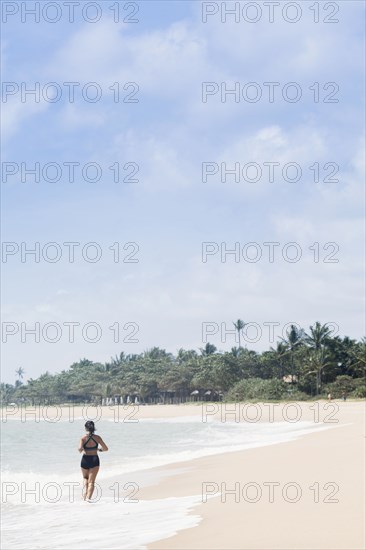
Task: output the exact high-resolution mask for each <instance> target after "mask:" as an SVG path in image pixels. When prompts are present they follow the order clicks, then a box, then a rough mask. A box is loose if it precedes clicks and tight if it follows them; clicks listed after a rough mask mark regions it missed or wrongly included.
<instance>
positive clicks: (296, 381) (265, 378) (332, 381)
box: [1, 319, 366, 405]
mask: <svg viewBox="0 0 366 550" xmlns="http://www.w3.org/2000/svg"><path fill="white" fill-rule="evenodd" d="M234 325H235V328H236V330H237V331H238V336H239V338H240V332H241V331H242V330H243V326H245V323H244V321H242V320H241V319H238V320H237V321H236V322H235V323H234ZM365 352H366V343H365V340H361V341H360V342H356V341H355V340H351V339H350V338H348V337H344V338H343V339H342V338H340V337H339V336H337V337H332V336H331V331H330V330H329V328H328V327H327V326H326V325H321V324H320V323H315V325H314V326H313V327H309V334H306V333H305V332H304V331H303V330H302V329H299V328H298V327H296V326H294V325H291V327H290V329H289V330H288V331H287V334H286V338H284V339H283V338H281V340H280V341H279V342H277V344H276V347H275V348H271V349H270V350H268V351H264V352H263V353H257V352H255V351H253V350H249V349H247V348H246V347H245V348H244V347H242V346H240V345H239V346H238V347H233V348H231V351H218V350H217V348H216V346H214V345H213V344H210V343H206V345H205V347H204V348H202V349H201V350H200V353H199V352H198V351H196V350H192V349H190V350H184V349H182V348H181V349H179V350H178V352H177V354H176V355H173V354H172V353H169V352H167V351H166V350H164V349H161V348H158V347H154V348H152V349H150V350H147V351H145V352H144V353H140V354H134V355H128V354H125V353H124V352H123V351H122V352H121V353H120V354H119V355H116V356H115V357H113V358H111V360H110V362H108V363H105V364H101V363H94V362H93V361H91V360H89V359H81V360H80V361H78V362H77V363H73V364H72V365H71V366H70V368H69V369H68V370H63V371H62V372H61V373H58V374H50V373H49V372H46V373H44V374H42V375H41V376H40V377H39V378H37V379H36V380H33V379H29V380H28V381H27V382H26V383H24V382H22V380H21V379H22V378H23V374H24V372H25V371H24V369H23V368H22V367H19V368H18V369H17V370H16V374H17V376H18V379H17V380H16V383H15V385H11V384H1V399H2V403H3V404H7V403H11V402H16V403H25V404H32V405H37V404H60V403H65V402H67V401H77V402H95V403H100V402H101V399H102V398H106V397H112V398H113V397H123V398H124V399H126V398H127V396H130V398H131V399H133V398H134V397H136V396H137V397H138V398H139V400H140V401H145V402H146V403H152V402H169V400H171V399H176V400H179V402H180V401H189V400H191V399H197V396H199V397H200V398H204V399H211V398H212V399H217V398H218V396H221V395H223V397H224V399H227V400H242V399H254V400H271V399H273V400H278V399H285V400H300V399H306V398H309V397H316V395H319V394H321V395H326V393H327V392H329V391H330V392H331V393H332V394H334V396H335V397H340V396H341V395H342V392H343V391H346V392H347V394H348V395H349V396H355V397H356V396H357V397H364V396H365V394H366V390H365V382H364V379H363V376H364V375H365V368H366V364H365ZM284 378H287V380H288V379H290V380H291V379H292V380H293V383H290V384H289V383H285V382H284ZM193 392H198V393H194V394H193ZM193 396H194V397H193ZM204 396H206V397H204ZM208 396H210V397H208Z"/></svg>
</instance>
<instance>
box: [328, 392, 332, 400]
mask: <svg viewBox="0 0 366 550" xmlns="http://www.w3.org/2000/svg"><path fill="white" fill-rule="evenodd" d="M332 399H333V395H332V394H331V393H328V401H332Z"/></svg>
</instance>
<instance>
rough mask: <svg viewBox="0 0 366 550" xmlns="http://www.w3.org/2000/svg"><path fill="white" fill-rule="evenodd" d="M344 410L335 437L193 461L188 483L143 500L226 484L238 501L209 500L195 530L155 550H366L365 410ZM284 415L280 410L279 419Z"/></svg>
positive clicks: (167, 485) (183, 479) (169, 485)
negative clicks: (207, 485) (364, 549)
mask: <svg viewBox="0 0 366 550" xmlns="http://www.w3.org/2000/svg"><path fill="white" fill-rule="evenodd" d="M322 405H326V403H323V404H322ZM322 405H321V407H320V410H322ZM338 405H339V410H338V411H337V413H336V414H335V415H334V417H333V418H332V419H333V420H338V421H339V422H338V423H333V424H326V425H328V426H332V428H331V429H329V430H325V431H322V432H320V433H316V434H309V435H306V436H304V437H302V438H301V439H299V440H297V441H294V442H290V443H282V444H278V445H273V446H270V447H263V448H259V449H250V450H246V451H243V452H240V453H233V454H230V453H229V454H225V455H218V456H213V457H209V458H204V459H199V460H195V461H192V462H191V463H190V464H189V468H188V470H187V471H186V473H185V474H184V475H179V476H176V477H173V478H169V479H166V480H164V481H162V482H161V483H160V485H159V487H157V488H149V489H146V490H145V491H143V493H142V497H143V498H160V497H162V496H169V495H173V494H174V495H182V496H184V495H188V494H199V493H200V492H201V493H202V484H203V483H205V482H211V483H212V484H216V485H218V486H219V487H221V483H225V484H226V490H227V491H229V490H230V489H234V488H235V484H239V493H240V494H239V497H238V494H237V495H235V494H233V493H231V494H229V493H228V494H227V495H226V502H225V501H224V498H223V496H221V497H220V496H218V497H216V498H212V499H209V500H208V501H207V502H206V503H204V504H202V505H201V506H199V507H198V508H195V510H194V513H198V514H199V515H200V516H202V518H203V520H202V522H201V523H200V524H199V525H198V526H197V527H196V528H193V529H188V530H185V531H181V532H179V533H178V534H177V535H176V536H174V537H172V538H170V539H166V540H163V541H159V542H157V543H154V544H151V545H150V546H149V548H150V549H151V550H153V549H154V550H157V549H173V548H174V549H188V548H195V549H199V548H200V549H201V548H202V549H203V548H205V549H234V548H235V549H258V550H260V549H266V550H267V549H268V550H269V549H289V550H290V549H291V550H293V549H303V550H305V549H306V550H308V549H314V550H315V549H316V550H318V549H322V550H323V549H324V550H325V549H327V550H328V549H329V550H331V549H344V550H346V549H347V550H351V549H352V550H353V549H363V548H365V519H364V518H365V474H364V467H365V404H364V403H360V402H358V403H356V402H346V403H343V402H342V403H341V402H339V403H338ZM300 406H301V410H302V413H303V415H302V417H303V419H308V420H313V419H314V417H313V412H314V410H313V409H311V410H310V409H309V407H310V406H311V404H309V403H302V404H301V405H300ZM282 408H283V405H281V406H280V407H278V408H277V409H278V410H277V419H280V417H281V412H280V411H281V409H282ZM328 412H329V411H328V410H327V413H328ZM185 467H187V465H185ZM270 482H273V484H272V487H273V493H272V495H270V485H271V484H270ZM274 483H277V484H278V485H274ZM248 484H249V485H248ZM264 484H266V485H264ZM286 484H289V485H287V486H286ZM295 484H296V485H295ZM316 484H318V485H316ZM224 487H225V486H224ZM237 487H238V486H237ZM310 487H313V489H310ZM213 488H216V486H215V485H213V487H212V490H213ZM236 496H237V498H236ZM271 496H272V498H270V497H271ZM257 499H258V500H257ZM297 499H298V500H297ZM235 500H237V501H238V502H235ZM270 500H272V502H270ZM317 500H318V501H319V502H316V501H317ZM333 501H334V502H333Z"/></svg>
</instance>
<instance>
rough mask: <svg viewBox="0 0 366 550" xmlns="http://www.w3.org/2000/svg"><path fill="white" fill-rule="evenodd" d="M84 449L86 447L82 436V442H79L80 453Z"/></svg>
mask: <svg viewBox="0 0 366 550" xmlns="http://www.w3.org/2000/svg"><path fill="white" fill-rule="evenodd" d="M83 450H84V447H83V438H80V443H79V447H78V451H79V453H82V452H83Z"/></svg>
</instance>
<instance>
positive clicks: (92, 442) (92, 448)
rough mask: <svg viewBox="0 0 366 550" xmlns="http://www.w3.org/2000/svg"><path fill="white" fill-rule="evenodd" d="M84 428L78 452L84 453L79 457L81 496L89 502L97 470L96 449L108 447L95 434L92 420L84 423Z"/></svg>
mask: <svg viewBox="0 0 366 550" xmlns="http://www.w3.org/2000/svg"><path fill="white" fill-rule="evenodd" d="M85 430H86V435H84V436H83V437H82V438H81V439H80V443H79V449H78V450H79V453H84V454H83V458H82V459H81V472H82V474H83V478H84V487H83V497H84V500H88V501H89V502H90V499H91V497H92V496H93V492H94V483H95V478H96V477H97V474H98V472H99V456H98V451H99V452H102V451H108V447H107V445H106V444H105V443H104V441H103V439H102V438H101V437H100V436H99V435H95V433H94V432H95V425H94V422H93V421H92V420H88V422H86V423H85ZM99 446H100V447H99Z"/></svg>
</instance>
